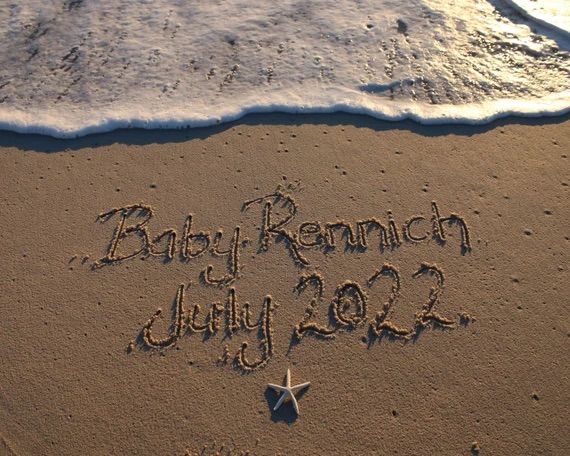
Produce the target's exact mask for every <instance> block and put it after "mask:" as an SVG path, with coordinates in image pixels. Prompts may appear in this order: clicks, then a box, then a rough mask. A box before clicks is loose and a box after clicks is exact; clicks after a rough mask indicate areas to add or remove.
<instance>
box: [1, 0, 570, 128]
mask: <svg viewBox="0 0 570 456" xmlns="http://www.w3.org/2000/svg"><path fill="white" fill-rule="evenodd" d="M0 3H1V4H2V7H1V8H0V36H1V42H2V43H3V47H2V49H1V50H0V128H1V129H7V130H14V131H19V132H35V133H43V134H48V135H52V136H56V137H74V136H80V135H85V134H89V133H94V132H101V131H109V130H112V129H115V128H122V127H143V128H179V127H194V126H205V125H211V124H215V123H219V122H224V121H229V120H234V119H236V118H239V117H240V116H242V115H244V114H246V113H249V112H274V111H277V112H295V113H297V112H302V113H306V112H333V111H345V112H354V113H362V114H368V115H370V116H374V117H378V118H381V119H389V120H399V119H405V118H410V119H414V120H416V121H418V122H422V123H484V122H489V121H491V120H493V119H495V118H497V117H501V116H506V115H512V114H517V115H533V116H540V115H556V114H562V113H565V112H568V111H569V109H570V32H569V30H570V27H569V23H568V22H569V21H568V18H569V15H570V0H536V1H534V0H406V1H402V0H334V1H333V0H313V1H309V0H296V1H293V0H281V1H279V2H270V1H266V0H223V1H221V0H195V1H186V0H170V1H166V0H138V1H134V0H106V1H103V0H84V1H83V0H66V1H48V0H20V1H16V0H13V1H6V0H0Z"/></svg>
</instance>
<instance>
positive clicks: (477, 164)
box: [0, 115, 570, 456]
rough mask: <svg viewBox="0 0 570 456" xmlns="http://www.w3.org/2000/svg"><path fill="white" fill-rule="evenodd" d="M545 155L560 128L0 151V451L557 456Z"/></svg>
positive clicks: (207, 135) (115, 141) (324, 132)
mask: <svg viewBox="0 0 570 456" xmlns="http://www.w3.org/2000/svg"><path fill="white" fill-rule="evenodd" d="M569 150H570V120H569V119H568V117H566V118H558V119H550V120H548V119H546V120H544V119H543V120H536V121H534V120H520V119H509V120H507V121H503V122H500V123H495V124H493V125H490V126H486V127H443V126H442V127H419V126H417V125H414V124H412V123H383V122H378V121H373V120H369V119H365V118H360V117H356V116H345V115H324V116H284V115H271V116H250V117H248V118H246V119H245V120H243V121H241V122H239V123H235V124H229V125H225V126H220V127H216V128H210V129H203V130H192V131H190V130H186V131H139V130H134V131H118V132H114V133H110V134H105V135H96V136H91V137H86V138H83V139H77V140H67V141H64V140H54V139H48V138H45V137H40V136H20V135H17V134H12V133H1V134H0V170H1V171H0V173H1V179H0V195H1V196H0V214H1V217H0V240H1V243H2V254H1V255H0V271H1V274H2V280H1V282H0V283H1V293H0V312H1V315H2V318H1V319H0V360H1V366H2V367H1V369H0V454H1V455H5V454H6V455H18V456H23V455H58V456H63V455H80V454H81V455H180V456H182V455H185V454H190V455H194V454H200V455H214V454H220V455H233V456H236V455H243V454H249V455H274V454H282V455H330V454H335V455H337V454H338V455H368V454H374V455H388V454H390V455H392V454H394V455H396V454H397V455H427V454H434V455H435V454H437V455H467V456H475V455H560V456H562V455H567V454H570V437H569V435H570V434H569V432H568V431H569V428H568V404H569V403H570V384H569V376H570V368H569V365H570V364H569V362H568V352H569V351H568V348H569V346H568V344H569V342H570V318H569V315H570V313H569V311H568V309H569V305H570V302H569V301H570V280H569V279H570V277H569V274H568V268H569V261H568V258H569V255H568V252H569V245H570V228H569V223H568V222H569V221H570V205H569V204H568V201H569V196H570V195H569V187H568V186H569V184H570V162H569V160H568V151H569ZM288 368H289V369H290V370H291V381H292V383H293V384H299V383H304V382H310V386H308V387H307V388H305V389H304V390H303V391H301V392H299V393H298V394H297V398H298V403H299V409H300V415H299V416H296V414H295V412H294V410H293V407H292V404H291V403H290V402H289V403H285V404H284V405H282V406H281V407H280V408H279V409H278V410H277V411H273V407H274V406H275V405H276V403H277V400H278V395H277V393H276V392H275V391H274V390H273V389H271V388H269V387H268V386H267V385H268V383H274V384H283V383H282V382H283V381H284V377H285V374H286V372H287V369H288Z"/></svg>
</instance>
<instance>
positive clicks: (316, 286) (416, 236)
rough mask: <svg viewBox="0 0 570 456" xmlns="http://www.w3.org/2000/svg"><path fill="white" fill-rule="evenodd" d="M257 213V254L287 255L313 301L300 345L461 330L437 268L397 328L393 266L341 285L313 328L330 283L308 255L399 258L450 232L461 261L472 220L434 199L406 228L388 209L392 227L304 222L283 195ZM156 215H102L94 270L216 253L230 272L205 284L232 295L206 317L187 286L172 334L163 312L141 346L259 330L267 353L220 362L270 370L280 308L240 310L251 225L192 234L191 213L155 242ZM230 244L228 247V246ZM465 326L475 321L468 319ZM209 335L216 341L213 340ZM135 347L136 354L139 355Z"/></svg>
mask: <svg viewBox="0 0 570 456" xmlns="http://www.w3.org/2000/svg"><path fill="white" fill-rule="evenodd" d="M254 207H256V208H257V210H258V211H259V214H260V218H259V223H258V225H257V226H254V227H249V229H253V230H256V231H259V233H260V235H259V237H258V241H257V245H255V246H253V248H257V250H258V251H261V252H263V251H267V250H269V249H285V251H286V252H287V253H288V255H289V256H290V258H291V260H292V262H293V263H294V264H295V265H296V266H298V267H299V269H300V277H299V279H298V283H297V284H296V286H295V288H294V290H295V293H297V294H299V295H301V294H304V293H309V292H310V291H311V290H312V293H311V295H310V302H309V304H308V305H307V307H306V309H305V312H304V314H303V315H302V316H301V318H300V319H299V321H298V322H297V323H296V324H295V325H294V326H293V334H294V336H293V337H294V338H295V339H296V340H297V341H301V340H302V339H303V337H305V336H306V335H312V336H314V337H317V338H321V339H333V338H335V337H336V335H337V334H338V333H339V332H342V331H347V330H355V329H357V328H363V330H364V331H366V332H367V337H368V338H369V339H371V338H375V337H377V338H380V337H383V336H387V337H390V338H394V339H400V340H402V341H409V340H414V339H416V338H417V337H418V336H419V335H420V333H421V331H422V330H423V329H425V328H426V327H427V326H428V325H438V326H440V327H445V328H452V327H454V326H455V324H456V322H455V320H454V319H452V318H450V317H449V316H446V315H443V314H441V313H440V312H439V311H438V310H437V304H438V301H439V298H440V294H441V292H442V290H443V287H444V284H445V280H446V275H445V273H444V271H443V270H442V269H441V268H440V267H439V266H438V265H436V264H431V263H429V262H420V263H418V265H417V266H416V268H415V270H413V271H409V272H410V273H411V277H412V278H418V277H425V276H427V277H430V278H432V280H433V283H432V284H431V286H430V289H429V291H427V293H426V295H427V297H426V299H425V302H424V303H423V304H422V306H421V308H419V309H418V311H417V312H416V313H415V316H414V321H413V324H412V325H411V326H409V327H402V326H399V325H397V324H395V323H394V322H393V321H392V320H391V316H392V314H393V312H394V309H395V306H396V303H397V301H398V297H399V295H400V290H401V288H402V276H403V274H402V272H401V271H400V270H399V268H398V267H397V266H395V265H393V264H390V263H387V262H385V263H384V264H382V265H381V267H380V268H379V269H377V270H375V271H371V272H370V276H369V277H368V279H367V280H366V281H365V283H363V284H360V283H358V282H355V281H352V280H346V281H344V282H342V283H340V284H338V286H336V288H335V291H334V293H333V295H332V297H331V298H330V299H329V301H330V302H329V304H328V307H329V310H330V312H329V313H330V315H331V318H330V319H329V322H328V323H327V324H319V323H317V322H316V321H315V316H316V315H317V310H318V309H319V308H320V307H322V303H323V301H324V299H325V296H324V290H325V279H324V277H323V276H322V275H321V274H320V273H318V272H315V271H313V269H314V268H313V267H312V266H313V265H312V263H311V261H309V259H308V258H307V255H306V253H307V252H308V251H309V250H319V249H320V250H321V251H322V252H323V253H324V254H327V253H328V252H330V251H331V250H334V249H337V248H339V247H344V251H345V252H346V251H349V250H357V251H366V250H367V249H371V248H375V249H378V250H379V251H380V252H382V251H384V250H386V249H390V250H396V249H398V248H399V247H400V246H402V245H403V244H404V243H415V244H417V243H422V242H427V241H428V240H430V239H433V240H435V241H436V242H437V243H438V244H440V245H442V246H445V245H447V243H448V236H447V235H448V232H449V230H457V232H458V233H459V235H460V237H459V239H460V241H459V245H458V246H457V248H459V249H460V251H461V253H462V254H467V253H468V252H470V251H471V248H472V247H471V236H470V231H469V227H468V225H467V222H466V221H465V219H464V218H463V217H462V216H460V215H458V214H455V213H444V212H443V211H442V209H441V208H440V206H439V205H438V203H437V202H436V201H432V202H431V207H430V208H429V213H428V214H427V215H413V216H411V217H409V218H408V219H406V220H405V221H404V222H400V223H398V222H397V221H396V219H395V217H394V215H393V213H392V211H387V216H386V217H385V219H384V220H381V219H378V218H367V219H363V220H354V221H345V220H335V221H331V222H321V221H300V220H297V219H296V217H297V214H298V209H299V205H298V202H297V201H296V200H295V199H294V198H293V197H292V196H291V195H290V194H288V193H287V192H286V191H283V190H281V189H278V190H276V191H275V192H273V193H271V194H268V195H264V196H261V197H258V198H254V199H251V200H248V201H246V202H244V203H243V207H242V210H243V211H248V210H252V208H254ZM154 214H155V211H154V209H153V208H152V207H150V206H148V205H145V204H142V203H141V204H131V205H125V206H123V207H119V208H113V209H111V210H109V211H106V212H104V213H101V214H100V215H99V216H98V220H99V221H100V222H102V223H115V229H114V232H113V235H112V238H111V240H110V241H109V244H108V247H107V251H106V253H105V255H104V256H103V257H102V258H100V259H99V260H97V261H95V262H94V263H93V268H95V269H98V268H103V267H106V266H111V265H116V264H120V263H123V262H125V261H129V260H132V259H134V258H142V259H144V258H147V257H161V258H162V259H164V260H166V261H174V260H179V261H183V262H191V261H192V260H194V259H196V258H198V257H201V256H206V255H210V256H211V257H220V258H223V259H224V261H225V267H224V268H223V270H222V269H220V270H215V268H214V266H213V265H211V264H209V265H207V266H206V267H205V268H204V269H202V270H201V271H200V272H199V277H200V279H201V280H200V283H201V285H202V286H214V287H219V288H220V289H222V290H225V291H224V296H225V297H224V303H223V304H222V303H219V302H215V303H212V304H211V305H210V307H209V309H208V310H207V311H204V310H203V309H202V307H201V306H200V304H194V305H193V306H189V308H187V307H186V303H185V301H186V297H185V295H186V294H187V293H188V286H185V285H184V284H180V285H178V287H177V289H176V298H175V309H174V312H173V319H172V322H171V326H170V329H169V333H168V334H167V335H166V336H165V337H159V336H157V335H156V334H155V331H153V326H154V323H155V321H156V320H157V319H158V318H160V316H161V313H162V310H161V309H158V310H157V311H156V312H155V313H154V314H153V315H152V316H151V317H150V318H149V319H148V321H147V322H146V323H145V324H144V326H143V328H142V331H141V340H142V343H143V344H144V345H145V346H146V347H148V348H151V349H158V350H163V349H166V348H169V347H173V346H175V345H177V343H178V342H179V341H180V339H181V338H182V337H183V336H184V335H185V334H187V333H207V335H208V336H209V337H210V336H214V335H216V334H218V333H222V334H224V335H225V336H226V337H227V338H229V339H231V338H232V337H235V336H236V333H239V332H240V331H256V332H257V335H258V337H259V339H260V347H259V349H260V353H258V354H256V355H253V356H252V355H251V353H250V349H249V348H248V342H245V341H244V342H243V343H242V344H241V346H240V348H239V350H238V351H237V353H235V354H234V356H233V357H232V354H231V353H230V349H229V346H228V345H225V346H224V349H223V353H222V355H221V356H220V358H218V360H217V361H218V362H219V363H221V364H225V363H228V362H229V361H230V360H231V361H232V364H233V365H234V366H235V367H236V368H238V369H241V370H244V371H252V370H254V369H258V368H261V367H263V366H265V365H266V364H267V363H268V362H269V360H270V359H271V357H272V355H273V353H274V349H275V348H274V335H273V321H274V318H275V314H276V309H277V308H278V305H279V303H276V302H274V299H273V298H272V296H271V295H269V294H267V295H266V296H265V297H264V298H263V299H262V307H261V312H260V314H259V316H257V317H254V316H253V315H252V311H251V308H250V304H249V303H248V302H244V303H241V302H240V300H239V298H238V291H237V283H238V281H239V278H240V270H241V268H242V258H243V257H244V256H243V255H242V252H243V251H244V249H247V248H251V247H250V246H249V244H250V243H249V242H248V238H247V237H246V235H247V231H248V229H247V227H246V228H243V227H241V226H235V228H234V229H233V231H232V232H231V234H230V235H229V236H226V235H225V234H224V232H223V230H222V229H218V230H201V231H195V230H194V221H195V216H194V215H193V214H188V215H187V216H186V219H185V222H184V225H183V227H182V230H181V231H177V230H176V229H174V228H168V229H165V230H163V231H161V232H158V233H156V234H154V235H153V234H152V233H151V230H150V228H149V222H150V220H151V219H152V218H153V216H154ZM222 244H226V247H225V248H224V247H222ZM380 280H388V281H390V283H391V287H390V291H389V295H388V296H387V297H386V299H385V301H384V302H383V303H381V304H380V306H379V308H380V310H378V311H377V312H376V313H375V314H374V315H372V312H371V311H370V309H369V308H370V302H369V301H370V300H369V298H368V293H367V291H368V290H370V289H372V288H373V287H374V286H375V285H376V284H377V283H378V282H379V281H380ZM461 318H462V319H465V318H467V319H468V318H469V317H468V316H465V315H464V316H462V317H461ZM209 337H208V338H209ZM131 349H132V347H131Z"/></svg>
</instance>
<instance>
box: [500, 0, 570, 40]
mask: <svg viewBox="0 0 570 456" xmlns="http://www.w3.org/2000/svg"><path fill="white" fill-rule="evenodd" d="M505 1H506V2H507V3H508V4H509V5H510V6H512V7H513V8H515V9H516V10H517V11H519V12H520V13H522V14H524V15H525V16H526V17H528V18H530V19H533V20H535V21H536V22H538V23H540V24H542V25H544V26H545V27H550V28H552V29H554V30H556V31H557V32H558V33H562V34H564V35H565V36H566V37H570V0H505Z"/></svg>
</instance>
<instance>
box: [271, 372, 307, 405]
mask: <svg viewBox="0 0 570 456" xmlns="http://www.w3.org/2000/svg"><path fill="white" fill-rule="evenodd" d="M310 384H311V382H305V383H300V384H299V385H294V386H291V371H290V370H289V369H287V378H286V379H285V386H281V385H274V384H273V383H268V385H267V386H269V387H270V388H273V389H274V390H275V391H277V392H279V393H281V397H280V398H279V400H278V401H277V404H275V407H273V410H277V409H278V408H279V407H281V404H283V402H285V401H291V402H293V407H294V408H295V412H297V415H298V414H299V404H298V403H297V399H296V398H295V393H296V392H297V391H300V390H302V389H303V388H306V387H307V386H309V385H310Z"/></svg>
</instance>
